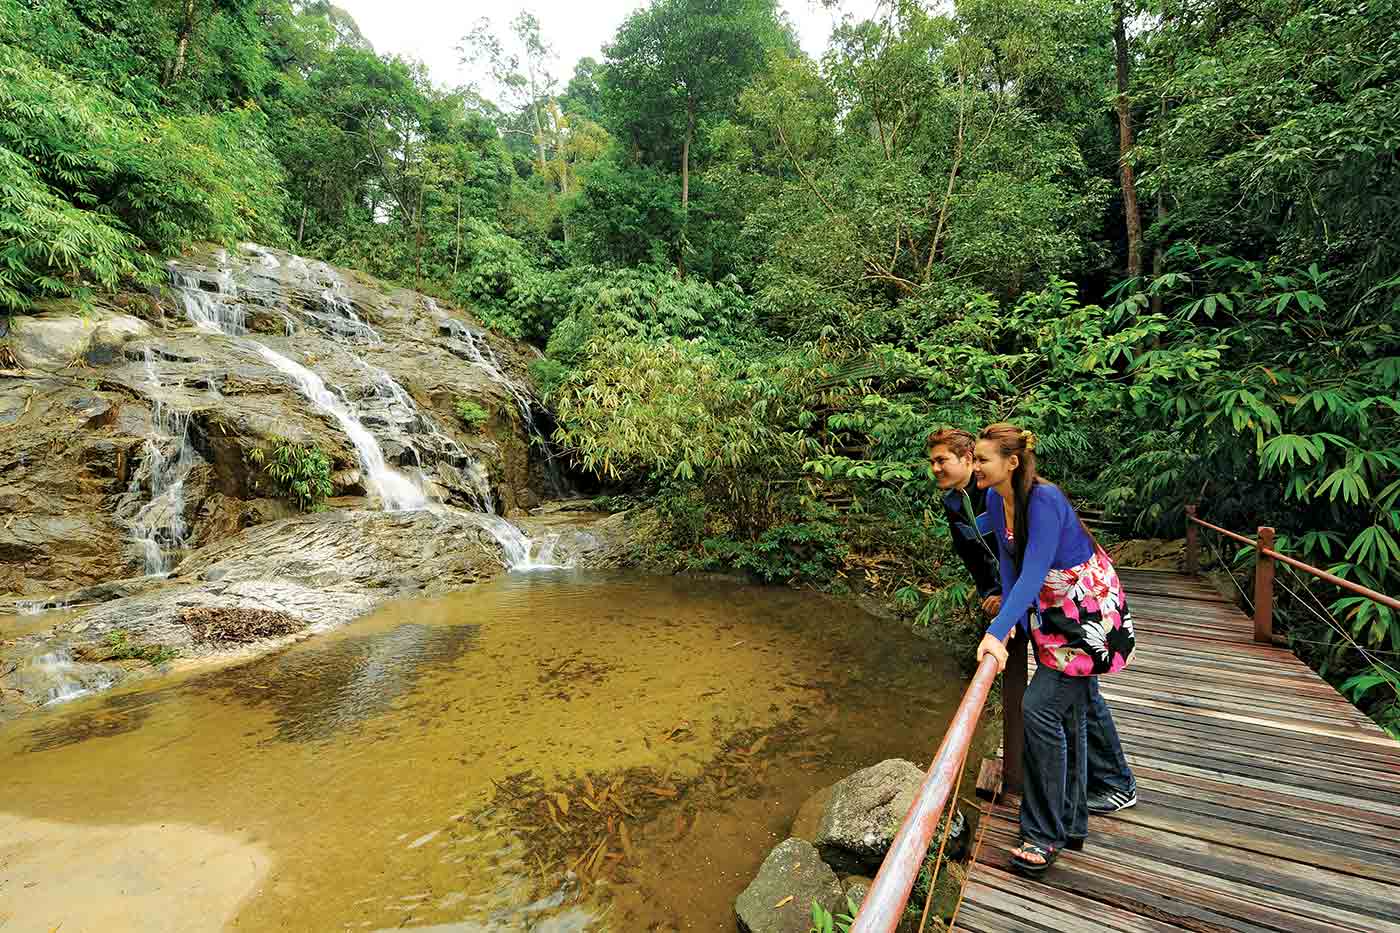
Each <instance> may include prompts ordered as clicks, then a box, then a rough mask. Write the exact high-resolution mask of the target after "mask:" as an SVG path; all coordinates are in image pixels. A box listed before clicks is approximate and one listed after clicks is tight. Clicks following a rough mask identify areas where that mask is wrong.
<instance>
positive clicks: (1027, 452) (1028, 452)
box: [977, 421, 1098, 574]
mask: <svg viewBox="0 0 1400 933" xmlns="http://www.w3.org/2000/svg"><path fill="white" fill-rule="evenodd" d="M977 439H978V440H979V441H991V442H992V443H994V444H996V445H997V449H998V451H999V452H1000V453H1001V455H1002V456H1003V457H1010V456H1011V455H1012V454H1015V455H1016V456H1017V457H1020V458H1021V462H1020V464H1019V465H1018V466H1017V467H1016V469H1015V470H1013V471H1012V473H1011V491H1012V495H1013V500H1014V501H1013V503H1012V508H1013V510H1014V511H1013V515H1014V516H1015V519H1014V521H1015V524H1016V538H1015V540H1014V541H1013V542H1012V547H1013V550H1012V556H1013V557H1014V558H1015V559H1016V572H1017V573H1018V574H1019V573H1020V572H1021V561H1022V559H1023V558H1024V557H1025V556H1026V544H1027V543H1028V542H1029V541H1030V537H1031V491H1032V490H1033V489H1035V487H1036V486H1037V485H1038V484H1041V483H1048V481H1047V480H1045V479H1043V478H1041V475H1040V474H1039V473H1038V472H1037V471H1036V468H1035V445H1036V440H1037V438H1036V436H1035V435H1034V434H1033V433H1031V432H1030V431H1023V430H1021V429H1020V428H1018V427H1017V426H1016V425H1014V424H1007V423H1006V422H1004V421H1000V422H997V423H996V424H989V425H987V426H986V427H985V428H983V429H982V431H981V433H979V434H978V435H977ZM1066 498H1068V497H1066ZM1070 507H1071V508H1073V504H1072V503H1071V506H1070ZM1075 518H1079V512H1078V511H1077V510H1076V511H1075ZM1079 527H1080V529H1082V530H1083V532H1084V534H1085V535H1086V536H1087V537H1088V538H1089V540H1090V541H1091V542H1093V544H1094V546H1095V547H1098V539H1097V538H1095V537H1094V533H1093V532H1092V531H1090V530H1089V526H1088V525H1086V524H1084V519H1082V518H1079Z"/></svg>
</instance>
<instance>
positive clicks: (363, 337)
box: [0, 245, 539, 596]
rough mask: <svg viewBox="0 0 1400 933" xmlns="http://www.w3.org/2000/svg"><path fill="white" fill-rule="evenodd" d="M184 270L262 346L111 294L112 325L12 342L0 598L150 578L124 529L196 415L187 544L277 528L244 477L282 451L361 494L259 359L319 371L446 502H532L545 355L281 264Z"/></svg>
mask: <svg viewBox="0 0 1400 933" xmlns="http://www.w3.org/2000/svg"><path fill="white" fill-rule="evenodd" d="M177 268H178V270H179V272H180V274H181V275H182V276H184V278H183V281H185V282H187V283H188V282H193V283H195V284H196V285H197V286H198V287H199V288H200V289H202V290H203V291H205V292H208V293H210V294H217V295H219V296H221V298H227V299H228V300H230V301H234V302H236V303H237V305H238V307H239V308H241V309H242V313H243V314H244V318H245V325H246V326H248V327H249V329H250V330H251V331H252V332H253V333H254V334H255V338H256V339H255V340H254V339H243V338H238V337H231V336H228V335H225V334H223V333H214V332H211V331H209V330H207V329H200V328H197V327H195V326H193V325H192V324H191V322H190V320H189V319H188V318H187V316H186V312H185V310H184V309H183V307H182V306H181V305H180V304H179V303H178V302H177V301H175V300H174V297H175V296H174V293H173V292H172V291H171V290H169V289H166V290H164V292H163V295H164V297H163V298H159V299H158V298H155V297H153V296H152V295H149V294H146V293H144V292H131V293H121V294H118V295H115V296H112V297H111V298H110V303H111V304H112V305H114V306H116V307H118V308H120V309H121V310H114V309H113V308H98V309H96V310H94V311H92V312H90V313H85V312H82V311H80V310H79V309H78V308H77V305H76V304H75V303H73V302H51V303H48V304H47V305H45V306H44V307H43V308H42V310H41V311H39V312H38V313H35V314H26V315H19V316H16V317H15V318H14V326H13V333H12V334H11V336H10V337H9V338H8V340H7V346H9V347H12V348H13V351H14V353H15V357H16V361H17V362H18V363H20V364H21V365H22V366H24V367H26V369H25V370H24V372H23V373H22V374H21V375H13V374H7V375H5V376H0V515H3V516H4V520H0V596H3V595H6V594H19V595H25V596H30V595H38V594H44V593H55V592H62V591H65V590H69V589H72V588H75V587H83V586H88V585H92V584H95V583H98V582H101V581H103V580H109V579H117V578H125V577H129V576H131V575H132V574H134V573H137V572H139V571H140V569H141V567H142V566H143V564H144V554H143V552H142V550H141V549H140V548H138V547H137V546H136V545H135V544H134V542H133V541H132V527H131V526H132V522H133V520H134V519H135V517H136V514H137V512H138V511H139V510H140V509H141V508H142V507H143V506H144V505H145V504H146V503H147V502H149V501H150V499H151V489H150V476H151V469H150V464H149V460H150V457H151V451H152V449H155V450H156V451H158V452H159V454H160V455H161V456H165V457H168V456H172V455H174V453H175V450H174V448H175V447H177V446H178V443H177V442H178V438H169V437H165V438H162V437H161V432H162V428H163V427H164V428H168V427H170V425H169V424H168V423H167V422H169V421H170V420H171V418H172V415H176V416H179V417H182V418H187V423H188V428H187V431H188V440H189V443H190V444H191V445H192V447H193V449H194V451H195V452H196V454H197V457H198V460H199V461H200V462H199V463H198V464H197V465H196V467H195V468H194V469H193V470H192V471H191V473H190V476H189V478H188V480H187V481H186V483H185V485H184V487H183V492H184V501H183V503H182V505H183V515H182V518H183V520H184V524H185V527H186V529H187V531H188V540H187V542H185V543H188V544H189V545H191V546H194V547H199V546H203V545H207V544H210V543H212V542H214V541H217V540H219V539H220V538H222V537H225V536H227V535H229V534H236V533H237V532H238V531H240V530H242V529H244V528H247V527H249V526H250V525H251V524H255V523H259V522H265V521H268V520H273V519H276V518H279V517H282V516H283V515H285V512H281V513H279V512H278V511H277V510H275V509H269V508H267V507H266V506H265V504H264V503H266V502H268V501H271V500H276V499H279V498H280V493H279V490H277V489H276V488H275V485H274V484H273V483H272V482H271V481H270V480H269V479H268V477H267V476H266V474H265V473H264V471H262V470H260V469H258V468H256V466H255V465H254V464H252V463H250V462H249V457H250V454H251V452H252V451H254V450H267V449H270V448H271V446H272V445H273V442H274V439H275V438H285V439H287V440H289V441H291V442H293V443H296V444H300V445H314V446H316V447H318V448H320V449H321V450H322V451H324V452H325V453H326V454H327V455H328V456H329V457H330V458H331V461H332V470H333V473H332V480H333V486H334V488H333V493H332V494H333V495H334V496H365V495H366V494H367V492H368V490H367V488H366V480H365V477H364V476H363V475H362V469H361V463H360V462H359V458H358V456H357V454H356V452H355V449H354V447H353V445H352V444H351V443H350V442H349V439H348V438H347V437H346V434H345V432H344V430H343V429H342V427H341V425H340V424H339V423H338V422H336V421H335V419H333V418H331V417H329V416H327V415H326V414H324V413H323V412H322V411H321V410H319V409H318V408H317V407H316V406H314V405H312V404H311V403H310V402H308V401H307V399H306V398H305V397H304V396H303V395H302V394H301V392H300V391H299V390H298V388H297V386H295V385H294V384H293V381H292V379H291V378H290V377H289V376H288V375H287V374H285V373H283V372H282V371H280V370H279V369H278V368H277V367H276V366H275V365H273V364H272V363H271V362H270V361H269V359H268V357H267V356H266V355H265V354H264V353H263V352H261V351H260V350H259V349H258V344H262V345H264V346H266V347H267V348H269V349H270V350H273V351H275V352H277V353H280V354H284V355H286V356H288V357H290V358H291V359H293V360H295V361H297V362H299V363H301V364H303V365H306V366H310V367H311V368H312V369H313V370H314V371H315V372H316V373H317V374H318V375H319V376H320V377H321V378H323V379H324V381H325V384H326V387H327V390H328V391H330V392H331V393H332V394H334V395H336V396H338V397H340V398H342V399H343V400H345V402H346V404H347V406H348V407H350V408H351V409H352V410H354V411H355V412H356V413H357V415H358V416H359V417H360V418H361V419H362V420H363V421H364V422H365V423H366V424H367V425H369V426H370V431H371V433H372V434H374V435H375V438H376V440H377V441H378V442H379V444H380V445H381V447H382V448H383V449H384V450H385V452H386V453H387V454H388V456H389V457H390V459H391V461H392V462H394V463H397V464H399V465H401V467H402V468H403V469H404V470H405V471H406V472H410V473H411V474H414V475H415V477H416V474H417V472H418V471H422V473H423V474H424V476H423V479H422V480H421V482H422V484H424V485H426V486H428V488H429V490H430V491H432V492H433V493H435V494H437V495H438V496H439V497H440V498H441V499H443V500H444V501H445V502H446V503H447V504H450V505H455V506H459V507H463V508H472V509H477V508H485V509H487V510H489V511H492V512H495V513H497V514H505V513H507V512H512V511H514V510H517V509H520V508H528V507H530V506H532V505H534V504H536V503H537V502H538V501H539V500H538V493H537V491H536V490H534V489H531V488H530V486H531V483H532V482H536V475H537V473H538V470H537V469H536V468H535V467H534V466H533V465H532V460H538V459H539V454H538V453H537V452H536V451H534V450H533V449H532V446H531V442H530V432H529V431H528V430H527V423H526V421H525V419H524V417H523V415H522V406H523V407H525V408H528V407H529V406H530V405H531V404H533V403H532V402H531V399H532V398H533V395H534V390H533V388H532V387H531V383H530V379H529V375H528V365H529V363H530V361H531V360H532V359H534V358H535V357H537V356H538V353H537V351H535V350H533V349H532V348H530V347H528V346H526V345H524V344H518V343H515V342H512V341H509V340H506V339H503V338H500V337H497V336H495V335H492V334H490V333H488V332H487V331H486V330H485V329H484V328H483V327H482V326H481V325H480V323H479V322H477V321H475V320H474V319H472V318H471V317H470V316H469V315H467V314H465V313H463V312H461V311H456V310H453V309H449V308H445V307H439V306H438V305H436V304H435V303H434V302H433V301H432V300H431V299H428V298H426V297H424V296H422V295H419V294H417V293H415V292H411V291H408V290H405V289H399V288H394V287H391V286H388V285H386V284H384V283H382V282H377V281H376V280H374V279H372V278H369V277H367V276H361V275H358V274H356V273H354V272H351V271H350V270H345V269H335V268H334V267H330V266H327V265H325V264H322V263H317V262H311V261H308V260H305V259H301V258H299V257H296V256H292V255H290V254H287V253H283V252H280V251H277V250H267V249H263V248H261V247H254V246H251V245H250V246H247V247H245V248H242V249H240V250H237V251H229V252H222V251H218V250H212V249H211V250H207V251H204V252H199V253H195V254H192V255H191V256H189V257H187V258H185V259H182V260H180V261H179V263H178V264H177ZM127 311H130V312H131V313H125V312H127ZM254 325H256V326H254ZM75 361H77V362H79V363H80V364H82V365H80V366H78V367H72V366H70V365H69V364H71V363H74V362H75ZM461 400H471V401H473V402H474V403H475V404H477V405H479V406H481V407H482V408H484V409H485V410H486V411H487V412H488V413H489V415H490V417H489V418H488V421H487V423H486V425H485V426H484V427H483V428H482V429H480V430H477V429H472V430H468V429H467V428H466V426H464V425H463V424H462V423H461V421H460V419H459V418H458V417H457V415H456V413H455V410H454V408H455V405H456V404H457V402H458V401H461ZM166 433H168V432H166ZM153 439H156V440H155V441H154V442H153ZM148 442H153V443H148ZM238 502H243V503H249V504H248V505H242V506H240V505H238V504H237V503H238ZM357 504H363V503H357ZM169 517H171V516H167V518H169ZM174 556H178V554H176V555H174Z"/></svg>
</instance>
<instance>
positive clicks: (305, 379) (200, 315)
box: [174, 269, 428, 512]
mask: <svg viewBox="0 0 1400 933" xmlns="http://www.w3.org/2000/svg"><path fill="white" fill-rule="evenodd" d="M227 271H228V270H227V269H224V270H221V277H220V284H221V285H222V284H223V281H224V279H223V272H227ZM174 281H175V285H176V294H177V296H178V297H179V299H180V305H181V307H182V308H184V311H185V315H186V317H188V318H189V319H190V320H191V321H192V322H193V323H194V324H195V326H196V327H199V328H201V329H203V330H207V331H210V332H217V333H221V334H226V335H228V336H230V337H237V338H239V339H241V340H242V341H243V342H244V343H245V344H246V345H247V346H249V347H251V348H252V349H253V350H254V351H256V352H257V353H258V355H260V356H261V357H262V358H263V359H264V360H266V361H267V362H268V363H270V364H271V365H272V366H273V367H275V368H276V369H277V370H278V371H279V372H281V373H283V374H284V375H286V376H288V377H289V378H290V379H291V380H292V384H293V385H294V386H295V387H296V389H297V391H298V392H300V393H301V394H302V396H303V397H305V398H306V399H307V401H309V402H311V404H313V405H315V406H316V407H317V408H319V409H320V410H321V411H322V412H324V413H326V414H328V415H330V416H331V417H332V418H333V419H335V421H336V423H337V424H339V425H340V428H341V430H342V431H344V432H345V436H346V437H348V438H349V439H350V443H351V444H352V445H354V447H355V454H356V456H357V457H358V458H359V461H360V468H361V470H363V471H364V475H365V480H366V482H368V483H369V486H370V491H371V492H372V493H373V494H374V495H376V496H378V497H379V499H380V501H381V502H383V503H384V507H385V508H386V509H388V510H389V511H391V512H398V511H408V510H411V509H422V508H427V505H428V497H427V496H426V495H424V493H423V490H422V489H420V488H418V486H417V485H415V484H414V482H413V481H412V480H410V479H409V478H408V477H407V476H404V475H403V474H402V473H400V472H398V471H397V470H394V469H392V468H391V467H389V465H388V464H387V463H385V461H384V451H383V450H381V449H380V447H379V444H378V442H377V441H375V439H374V435H372V434H370V433H369V431H368V430H366V429H365V426H364V425H363V424H361V423H360V420H359V419H358V418H356V417H355V415H354V413H353V412H351V411H350V409H349V407H348V406H347V405H346V404H345V402H344V401H342V400H341V399H340V398H339V397H337V396H336V395H335V393H333V392H331V391H330V390H329V389H328V388H326V383H325V381H324V380H323V379H321V377H320V376H318V375H316V374H315V373H314V372H312V371H311V370H309V369H307V368H306V367H305V366H303V365H301V364H300V363H298V362H296V361H295V360H293V359H290V358H289V357H286V356H283V355H282V354H281V353H278V352H277V351H275V350H272V349H270V348H269V347H267V346H265V345H263V344H261V343H259V342H257V341H256V340H252V339H251V338H248V337H246V336H244V334H245V324H246V320H247V313H246V311H245V310H244V308H243V305H242V304H241V303H239V302H237V301H230V300H226V296H225V295H224V294H216V293H211V292H206V291H204V290H203V289H201V288H199V285H198V282H197V281H196V282H195V283H194V287H193V288H191V287H190V283H189V279H188V277H186V278H185V280H184V281H182V280H181V279H180V278H179V277H176V278H175V279H174ZM230 281H231V280H230Z"/></svg>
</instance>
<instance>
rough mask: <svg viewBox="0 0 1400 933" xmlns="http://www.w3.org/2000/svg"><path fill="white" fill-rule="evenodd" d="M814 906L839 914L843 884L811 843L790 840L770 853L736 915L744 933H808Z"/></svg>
mask: <svg viewBox="0 0 1400 933" xmlns="http://www.w3.org/2000/svg"><path fill="white" fill-rule="evenodd" d="M814 902H815V903H818V904H821V905H822V907H824V908H826V909H827V910H828V911H832V912H835V911H837V910H839V909H840V907H841V904H842V890H841V882H839V881H837V880H836V873H835V872H833V871H832V870H831V868H830V867H828V866H827V865H826V864H825V863H823V862H822V860H821V858H820V856H818V855H817V850H816V849H815V848H813V847H812V844H811V843H809V842H805V841H804V840H801V839H786V840H784V841H783V842H780V843H779V844H778V845H777V847H776V848H774V849H773V851H771V852H769V853H768V857H767V858H765V859H764V860H763V866H762V867H761V868H759V870H758V874H757V876H755V877H754V879H753V881H751V882H750V883H749V886H748V887H747V888H745V889H744V891H743V893H742V894H740V895H739V896H738V898H736V899H735V901H734V913H735V915H736V916H737V918H738V921H739V929H740V930H741V931H744V933H808V931H809V930H810V929H811V926H812V904H813V903H814Z"/></svg>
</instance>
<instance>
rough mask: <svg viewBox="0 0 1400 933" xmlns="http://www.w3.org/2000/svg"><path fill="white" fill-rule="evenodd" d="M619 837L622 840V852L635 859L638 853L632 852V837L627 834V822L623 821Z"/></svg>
mask: <svg viewBox="0 0 1400 933" xmlns="http://www.w3.org/2000/svg"><path fill="white" fill-rule="evenodd" d="M618 835H619V838H621V840H622V851H623V852H625V853H626V854H627V857H628V858H635V856H636V853H635V852H633V850H632V836H631V834H630V833H628V832H627V823H626V821H623V823H622V825H621V826H620V827H619V829H618Z"/></svg>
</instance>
